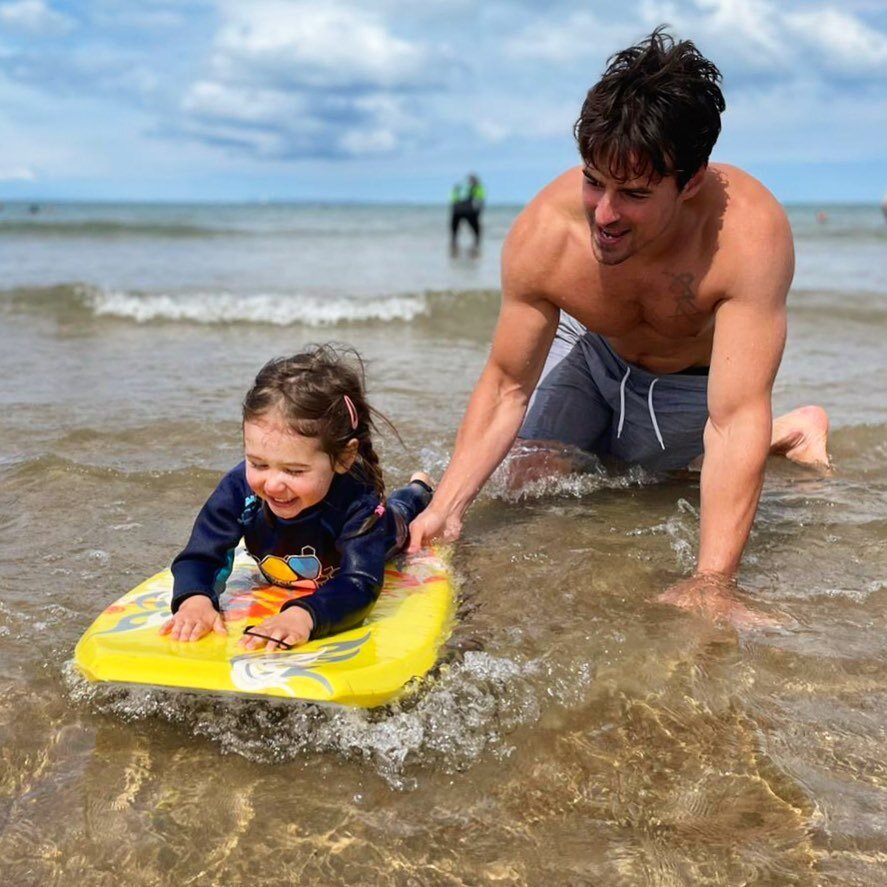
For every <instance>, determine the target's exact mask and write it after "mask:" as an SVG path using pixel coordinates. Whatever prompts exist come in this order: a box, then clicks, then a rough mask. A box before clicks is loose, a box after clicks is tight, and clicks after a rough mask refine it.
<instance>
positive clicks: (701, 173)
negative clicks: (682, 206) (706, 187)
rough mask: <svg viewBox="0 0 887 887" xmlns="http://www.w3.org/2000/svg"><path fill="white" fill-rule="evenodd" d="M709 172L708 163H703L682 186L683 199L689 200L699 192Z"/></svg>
mask: <svg viewBox="0 0 887 887" xmlns="http://www.w3.org/2000/svg"><path fill="white" fill-rule="evenodd" d="M707 172H708V164H707V163H703V164H702V166H700V167H699V169H697V170H696V172H694V173H693V175H692V176H690V178H689V179H688V180H687V183H686V184H685V185H684V187H683V188H681V200H689V199H690V198H691V197H695V196H696V195H697V194H698V193H699V189H700V188H701V187H702V185H703V183H704V182H705V174H706V173H707Z"/></svg>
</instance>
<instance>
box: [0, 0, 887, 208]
mask: <svg viewBox="0 0 887 887" xmlns="http://www.w3.org/2000/svg"><path fill="white" fill-rule="evenodd" d="M663 23H665V24H668V25H669V26H670V28H671V33H673V34H674V35H675V36H676V37H678V38H680V39H691V40H693V41H694V42H695V43H696V45H697V46H698V47H699V49H700V50H701V51H702V52H703V53H704V54H705V55H706V56H708V57H709V58H710V59H712V60H713V61H714V62H715V63H716V64H717V65H718V67H719V68H720V69H721V72H722V74H723V90H724V94H725V97H726V100H727V110H726V112H725V114H724V117H723V131H722V134H721V137H720V140H719V142H718V144H717V145H716V146H715V150H714V153H713V155H712V160H714V161H721V162H725V163H732V164H735V165H737V166H740V167H742V168H744V169H746V170H748V171H749V172H751V173H752V174H753V175H755V176H757V177H758V178H760V179H761V180H762V181H763V182H764V184H766V185H767V186H768V187H769V188H770V189H771V190H772V191H773V192H774V193H775V194H776V196H777V197H778V198H779V199H781V200H783V201H785V202H814V203H815V202H823V203H825V202H842V201H847V202H879V201H880V200H881V197H882V195H883V194H884V192H885V189H887V2H885V0H841V2H840V3H839V2H833V0H824V2H815V0H813V2H807V0H803V2H802V0H638V2H628V3H613V2H611V0H607V2H598V0H590V2H584V3H582V2H562V0H544V2H543V0H483V2H481V3H478V2H477V0H421V2H419V0H416V2H411V3H406V2H404V0H313V2H302V0H0V200H3V199H6V200H13V199H40V200H50V199H55V200H65V199H67V200H90V199H94V200H164V201H165V200H171V201H176V200H181V201H188V200H210V201H254V200H262V201H264V200H270V201H277V200H333V201H389V202H400V201H406V202H418V203H423V202H427V203H442V202H445V201H446V200H447V198H448V194H449V190H450V188H451V186H452V185H453V183H454V182H456V181H457V180H458V179H460V178H461V177H462V176H464V175H465V174H466V173H468V172H475V173H477V174H478V175H479V176H480V177H481V179H482V180H483V182H484V185H485V186H486V189H487V194H488V200H489V202H490V203H501V204H521V203H524V202H526V201H527V200H529V199H530V198H531V197H532V196H533V194H534V193H535V192H536V191H537V190H538V189H539V188H540V187H542V186H543V185H544V184H545V183H546V182H548V181H550V180H551V179H552V178H554V177H555V176H556V175H558V174H559V173H560V172H562V171H563V170H564V169H566V168H567V167H569V166H572V165H574V164H576V163H577V162H578V154H577V152H576V147H575V143H574V140H573V136H572V127H573V123H574V121H575V119H576V117H577V115H578V112H579V108H580V107H581V104H582V101H583V99H584V97H585V93H586V91H587V90H588V89H589V87H591V86H592V85H593V84H594V83H595V81H596V80H597V79H598V77H599V76H600V74H601V73H602V71H603V69H604V67H605V64H606V60H607V58H608V57H609V56H610V55H611V54H612V53H614V52H616V51H618V50H620V49H623V48H625V47H627V46H630V45H632V44H634V43H636V42H638V41H639V40H640V39H642V38H643V37H644V36H646V35H647V34H649V32H650V31H652V29H653V28H655V27H656V26H657V25H660V24H663Z"/></svg>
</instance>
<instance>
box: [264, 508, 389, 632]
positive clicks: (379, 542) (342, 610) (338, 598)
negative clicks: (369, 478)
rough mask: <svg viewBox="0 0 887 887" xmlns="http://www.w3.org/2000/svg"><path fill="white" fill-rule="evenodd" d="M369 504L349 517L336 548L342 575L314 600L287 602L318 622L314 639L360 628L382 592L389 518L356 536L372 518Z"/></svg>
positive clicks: (379, 521) (284, 606)
mask: <svg viewBox="0 0 887 887" xmlns="http://www.w3.org/2000/svg"><path fill="white" fill-rule="evenodd" d="M372 511H373V506H372V505H369V506H368V505H367V504H366V500H364V501H363V503H362V504H361V505H360V506H358V507H355V508H354V509H353V510H352V511H351V512H350V513H349V514H348V516H347V518H346V521H345V525H344V526H343V528H342V532H341V533H340V534H339V538H338V539H337V540H336V548H337V549H338V550H339V552H340V554H341V557H342V559H341V562H340V564H339V572H338V573H337V574H336V575H335V576H334V577H333V578H332V579H330V580H329V582H327V583H326V584H324V585H322V586H321V587H320V589H318V591H316V592H315V593H314V594H312V595H311V596H310V597H305V598H298V599H296V600H293V601H287V603H285V604H284V605H283V607H281V611H282V610H285V609H287V608H288V607H301V608H302V609H304V610H307V611H308V612H309V613H310V614H311V617H312V619H313V620H314V628H313V629H312V630H311V638H312V640H313V639H314V638H322V637H326V636H327V635H329V634H334V633H336V632H339V631H346V630H347V629H349V628H353V627H354V626H355V625H359V624H360V623H361V622H362V621H363V620H364V619H365V618H366V615H367V614H368V613H369V611H370V610H371V609H372V607H373V604H374V603H375V602H376V600H377V599H378V597H379V592H380V591H381V590H382V580H383V579H384V576H385V552H386V550H387V540H388V535H389V532H388V529H387V528H388V521H389V517H388V515H385V516H384V517H382V518H381V519H380V520H378V521H376V522H375V523H374V524H373V526H372V527H370V528H369V529H368V530H366V531H365V532H363V533H361V534H360V535H354V534H355V533H356V532H357V530H358V529H359V528H360V526H361V525H362V524H363V522H364V521H365V520H366V519H367V518H368V517H369V516H370V515H371V514H372Z"/></svg>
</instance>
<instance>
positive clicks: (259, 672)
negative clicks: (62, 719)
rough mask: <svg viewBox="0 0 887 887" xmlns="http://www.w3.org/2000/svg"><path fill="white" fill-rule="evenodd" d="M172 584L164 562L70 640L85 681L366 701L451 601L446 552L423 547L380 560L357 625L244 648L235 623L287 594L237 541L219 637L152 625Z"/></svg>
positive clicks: (433, 636)
mask: <svg viewBox="0 0 887 887" xmlns="http://www.w3.org/2000/svg"><path fill="white" fill-rule="evenodd" d="M171 593H172V574H171V573H170V571H169V570H164V571H163V572H161V573H158V574H157V575H156V576H153V577H151V578H150V579H147V580H145V581H144V582H143V583H142V584H141V585H139V586H137V587H136V588H134V589H133V590H132V591H130V592H128V593H127V594H125V595H124V596H123V597H121V598H120V599H119V600H118V601H116V602H115V603H114V604H112V605H111V606H109V607H108V608H107V609H106V610H105V611H104V612H103V613H101V614H100V615H99V617H98V618H97V619H96V620H95V622H94V623H93V624H92V625H91V626H90V628H89V629H88V630H87V631H86V633H85V634H84V635H83V637H82V638H81V639H80V641H79V643H78V644H77V647H76V649H75V651H74V663H75V665H76V666H77V668H78V669H79V670H80V672H81V673H82V674H83V675H84V676H85V677H86V678H87V679H88V680H90V681H108V682H112V683H125V684H150V685H153V686H160V687H179V688H182V689H189V690H208V691H211V692H216V693H239V694H244V695H250V696H256V695H259V696H285V697H289V698H292V699H305V700H311V701H317V702H335V703H340V704H342V705H356V706H362V707H364V708H372V707H373V706H376V705H381V704H383V703H385V702H388V701H389V700H391V699H393V698H394V697H395V696H397V694H398V693H399V692H400V691H401V690H402V689H403V687H404V686H405V685H406V684H407V683H408V682H409V681H411V680H412V679H413V678H418V677H421V676H422V675H424V674H426V673H427V672H428V670H429V669H430V668H431V667H432V666H433V665H434V663H435V661H436V659H437V654H438V650H439V648H440V646H441V644H442V643H443V642H444V641H445V640H446V639H447V637H448V635H449V633H450V629H451V626H452V618H453V611H454V601H455V593H454V587H453V579H452V574H451V572H450V569H449V567H448V565H447V563H446V561H445V560H444V558H443V557H442V555H441V553H440V552H439V551H438V550H437V549H434V548H431V549H427V550H425V551H424V552H421V553H419V554H417V555H411V556H408V557H403V558H400V559H398V560H397V561H394V562H392V563H390V564H388V566H387V567H386V569H385V582H384V585H383V586H382V593H381V594H380V596H379V600H378V602H377V603H376V605H375V606H374V607H373V609H372V611H371V612H370V615H369V616H368V617H367V619H366V621H365V622H364V623H363V624H362V625H360V626H359V627H358V628H354V629H351V630H350V631H346V632H342V633H341V634H336V635H332V636H330V637H326V638H323V639H321V640H316V641H309V642H308V643H307V644H304V645H302V646H300V647H295V648H293V649H292V650H280V651H275V652H273V653H269V652H264V651H263V650H253V651H246V650H244V649H243V647H240V646H238V644H237V642H238V641H239V640H240V638H241V637H242V635H243V629H244V628H246V627H247V626H248V625H257V624H258V623H259V622H261V621H262V620H263V619H265V618H267V617H268V616H271V615H273V614H274V613H277V612H278V611H279V609H280V606H281V604H282V603H283V602H284V601H285V600H288V599H289V598H292V597H294V596H295V595H294V593H293V591H292V589H285V588H279V587H277V586H275V585H268V584H267V583H266V582H265V580H264V578H263V577H262V575H261V573H260V572H259V570H258V568H257V567H256V564H255V562H254V561H253V560H252V558H251V557H250V556H249V555H248V554H247V553H246V552H245V551H238V553H237V555H236V557H235V559H234V568H233V570H232V573H231V576H230V578H229V579H228V582H227V587H226V591H225V593H224V595H223V596H222V599H221V607H222V616H223V618H224V620H225V625H226V627H227V629H228V635H227V637H222V636H221V635H219V634H216V633H215V632H212V633H210V634H209V635H207V636H206V637H204V638H201V639H200V640H199V641H192V642H189V643H185V642H182V641H173V640H171V639H170V638H169V636H168V635H160V634H159V630H160V627H161V626H162V625H163V623H164V622H166V620H167V619H169V617H170V610H169V601H170V596H171Z"/></svg>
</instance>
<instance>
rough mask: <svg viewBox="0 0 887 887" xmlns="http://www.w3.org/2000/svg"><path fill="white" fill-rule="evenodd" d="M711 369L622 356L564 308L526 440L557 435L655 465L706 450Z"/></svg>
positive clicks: (683, 462)
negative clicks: (673, 369)
mask: <svg viewBox="0 0 887 887" xmlns="http://www.w3.org/2000/svg"><path fill="white" fill-rule="evenodd" d="M707 392H708V375H707V373H706V372H705V370H703V371H702V372H690V373H686V372H685V373H668V374H664V375H656V374H655V373H651V372H649V370H645V369H643V368H642V367H639V366H635V365H634V364H631V363H627V362H626V361H624V360H623V359H622V358H621V357H620V356H619V355H618V354H617V353H616V352H615V351H614V350H613V349H612V348H611V347H610V345H609V344H608V343H607V341H606V339H604V337H603V336H600V335H598V334H597V333H591V332H588V330H586V329H585V327H584V326H582V324H580V323H579V322H578V321H577V320H575V319H574V318H573V317H570V316H569V315H568V314H564V313H563V312H561V319H560V323H559V324H558V331H557V335H556V337H555V340H554V342H553V343H552V346H551V351H550V352H549V354H548V360H547V361H546V363H545V369H544V370H543V373H542V379H541V381H540V382H539V384H538V385H537V386H536V390H535V391H534V392H533V397H532V399H531V401H530V408H529V411H528V412H527V416H526V418H525V419H524V424H523V425H522V426H521V430H520V434H519V437H520V438H522V439H524V440H544V441H558V442H560V443H565V444H570V445H572V446H575V447H578V448H579V449H582V450H585V451H587V452H591V453H595V454H596V455H598V456H602V457H613V458H615V459H618V460H620V461H621V462H627V463H632V464H638V465H643V466H644V467H645V468H650V469H652V470H654V471H656V470H664V469H673V468H686V467H687V465H689V464H690V462H692V461H693V459H695V458H696V457H697V456H699V455H701V454H702V449H703V447H702V433H703V430H704V429H705V423H706V422H707V421H708V395H707Z"/></svg>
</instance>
